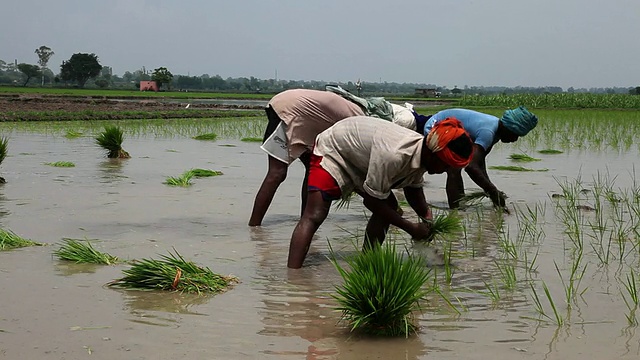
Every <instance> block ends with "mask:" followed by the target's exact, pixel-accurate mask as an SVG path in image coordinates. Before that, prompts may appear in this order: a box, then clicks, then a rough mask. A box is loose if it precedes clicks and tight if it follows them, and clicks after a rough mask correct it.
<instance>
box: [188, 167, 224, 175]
mask: <svg viewBox="0 0 640 360" xmlns="http://www.w3.org/2000/svg"><path fill="white" fill-rule="evenodd" d="M190 171H191V173H193V176H195V177H209V176H220V175H223V173H222V171H217V170H210V169H191V170H190Z"/></svg>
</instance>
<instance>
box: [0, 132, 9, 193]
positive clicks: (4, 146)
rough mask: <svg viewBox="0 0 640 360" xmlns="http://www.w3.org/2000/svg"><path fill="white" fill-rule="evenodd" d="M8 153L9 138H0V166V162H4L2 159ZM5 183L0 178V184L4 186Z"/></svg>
mask: <svg viewBox="0 0 640 360" xmlns="http://www.w3.org/2000/svg"><path fill="white" fill-rule="evenodd" d="M8 152H9V138H7V137H4V136H3V137H0V164H2V162H3V161H4V159H5V158H6V157H7V153H8ZM6 182H7V181H6V180H5V179H4V178H3V177H1V176H0V184H4V183H6Z"/></svg>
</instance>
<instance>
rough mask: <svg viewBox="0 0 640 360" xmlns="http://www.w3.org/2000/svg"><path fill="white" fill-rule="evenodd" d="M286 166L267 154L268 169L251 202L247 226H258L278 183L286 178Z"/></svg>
mask: <svg viewBox="0 0 640 360" xmlns="http://www.w3.org/2000/svg"><path fill="white" fill-rule="evenodd" d="M288 167H289V166H288V165H287V164H285V163H283V162H282V161H280V160H278V159H276V158H274V157H272V156H269V170H268V171H267V175H266V176H265V178H264V180H263V181H262V185H261V186H260V190H258V194H257V195H256V199H255V201H254V202H253V211H251V218H250V219H249V226H260V225H261V224H262V219H263V218H264V215H265V214H266V213H267V209H269V205H271V201H272V200H273V196H274V195H275V194H276V190H278V187H279V186H280V184H282V182H283V181H284V180H285V179H286V178H287V169H288Z"/></svg>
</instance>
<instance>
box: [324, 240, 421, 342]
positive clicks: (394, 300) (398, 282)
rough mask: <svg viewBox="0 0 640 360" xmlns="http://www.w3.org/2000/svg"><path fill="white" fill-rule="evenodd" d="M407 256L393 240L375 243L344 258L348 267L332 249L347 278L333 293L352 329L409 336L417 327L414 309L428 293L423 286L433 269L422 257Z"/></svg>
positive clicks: (374, 333)
mask: <svg viewBox="0 0 640 360" xmlns="http://www.w3.org/2000/svg"><path fill="white" fill-rule="evenodd" d="M407 255H408V257H404V256H403V254H402V253H400V252H397V251H396V247H395V245H394V244H390V242H387V243H385V244H384V245H379V244H378V243H377V242H376V243H375V244H374V245H373V247H372V248H371V249H369V250H366V251H362V252H358V254H356V255H354V256H352V257H349V258H347V259H345V260H346V263H347V265H348V266H349V269H345V268H343V267H342V266H341V265H340V264H339V263H338V261H337V260H336V258H335V255H334V253H333V250H331V261H332V263H333V264H334V266H335V267H336V269H337V270H338V272H339V273H340V276H342V279H343V280H344V284H342V286H336V292H337V293H336V294H333V295H332V296H333V297H334V298H335V299H336V300H337V301H338V304H339V306H338V307H337V308H336V309H337V310H339V311H341V312H342V320H344V321H346V322H347V323H348V324H349V325H350V326H351V330H352V331H354V330H359V331H362V332H365V333H368V334H373V335H382V336H398V335H405V336H409V334H411V333H413V332H415V331H416V330H417V326H416V324H415V323H414V318H413V312H414V311H416V310H418V309H419V304H418V301H419V300H420V299H421V298H422V297H423V296H424V295H426V291H425V290H423V289H424V287H423V286H424V284H425V283H426V282H427V280H428V279H429V272H430V271H429V269H428V268H427V267H426V266H425V264H424V262H423V260H422V259H421V258H420V257H416V256H412V255H411V254H407Z"/></svg>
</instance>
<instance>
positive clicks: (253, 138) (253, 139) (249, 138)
mask: <svg viewBox="0 0 640 360" xmlns="http://www.w3.org/2000/svg"><path fill="white" fill-rule="evenodd" d="M240 141H244V142H259V143H261V142H262V138H260V137H245V138H242V139H240Z"/></svg>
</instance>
